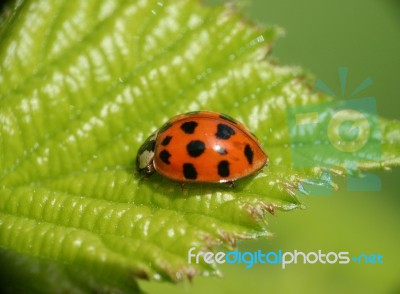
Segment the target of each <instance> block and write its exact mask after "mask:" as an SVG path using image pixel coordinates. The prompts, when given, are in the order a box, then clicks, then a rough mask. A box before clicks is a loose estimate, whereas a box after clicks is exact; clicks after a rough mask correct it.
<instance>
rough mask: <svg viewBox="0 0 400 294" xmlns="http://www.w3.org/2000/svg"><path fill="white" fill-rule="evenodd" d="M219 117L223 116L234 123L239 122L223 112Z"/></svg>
mask: <svg viewBox="0 0 400 294" xmlns="http://www.w3.org/2000/svg"><path fill="white" fill-rule="evenodd" d="M219 117H220V118H222V119H224V120H227V121H230V122H231V123H233V124H237V121H236V120H235V119H234V118H232V117H230V116H229V115H226V114H223V113H221V114H220V115H219Z"/></svg>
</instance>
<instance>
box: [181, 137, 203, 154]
mask: <svg viewBox="0 0 400 294" xmlns="http://www.w3.org/2000/svg"><path fill="white" fill-rule="evenodd" d="M205 149H206V145H205V144H204V142H203V141H199V140H194V141H190V143H189V144H187V145H186V150H187V152H188V153H189V155H190V156H191V157H199V156H200V155H201V154H203V152H204V150H205Z"/></svg>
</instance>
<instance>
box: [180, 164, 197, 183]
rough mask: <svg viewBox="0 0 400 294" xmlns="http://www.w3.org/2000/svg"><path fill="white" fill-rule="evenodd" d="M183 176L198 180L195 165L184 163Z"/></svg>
mask: <svg viewBox="0 0 400 294" xmlns="http://www.w3.org/2000/svg"><path fill="white" fill-rule="evenodd" d="M183 176H184V177H185V179H189V180H195V179H197V171H196V168H195V167H194V165H193V164H191V163H184V164H183Z"/></svg>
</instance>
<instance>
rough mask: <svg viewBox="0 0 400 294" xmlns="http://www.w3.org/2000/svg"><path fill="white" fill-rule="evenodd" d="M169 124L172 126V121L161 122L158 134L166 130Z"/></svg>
mask: <svg viewBox="0 0 400 294" xmlns="http://www.w3.org/2000/svg"><path fill="white" fill-rule="evenodd" d="M171 126H172V123H170V122H166V123H165V124H163V126H162V127H161V128H159V129H158V134H161V133H163V132H165V131H166V130H168V129H169V128H170V127H171Z"/></svg>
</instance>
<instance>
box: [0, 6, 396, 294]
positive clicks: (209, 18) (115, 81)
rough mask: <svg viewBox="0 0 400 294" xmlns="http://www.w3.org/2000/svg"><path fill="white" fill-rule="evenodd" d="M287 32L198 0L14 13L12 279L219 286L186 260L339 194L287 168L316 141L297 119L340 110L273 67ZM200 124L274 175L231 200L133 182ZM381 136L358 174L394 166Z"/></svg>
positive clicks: (7, 34)
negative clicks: (311, 188) (185, 123)
mask: <svg viewBox="0 0 400 294" xmlns="http://www.w3.org/2000/svg"><path fill="white" fill-rule="evenodd" d="M280 32H281V31H280V29H279V28H275V27H263V28H261V27H258V26H255V25H252V24H249V23H247V22H246V21H244V19H243V17H242V16H240V15H238V14H237V13H236V12H234V11H233V10H232V9H231V7H228V6H226V7H224V6H218V7H205V6H202V5H201V4H199V3H198V2H197V1H189V0H186V1H165V2H162V1H150V0H149V1H117V0H110V1H91V0H89V1H66V0H55V1H51V2H47V1H46V2H44V1H35V0H31V1H27V0H26V1H11V2H8V3H7V4H6V5H5V6H4V7H3V11H2V14H1V16H0V41H1V45H0V127H1V128H0V132H1V134H0V246H1V248H3V251H2V254H1V256H2V260H5V262H7V263H8V264H10V266H9V267H8V268H9V271H10V272H13V271H15V272H16V275H15V276H16V277H18V273H19V274H20V275H21V276H22V277H25V276H27V277H29V278H26V279H23V280H24V281H18V283H20V284H23V283H24V282H25V287H27V288H33V289H35V290H36V291H39V292H40V291H42V292H43V291H48V292H52V289H55V288H56V287H61V289H62V290H63V291H64V292H65V291H74V292H78V293H79V292H85V291H87V290H88V289H92V290H93V289H97V290H98V291H102V292H107V291H109V292H111V291H114V292H115V291H121V292H129V291H130V292H137V291H139V290H138V288H137V285H136V278H153V279H158V280H168V281H180V280H182V279H184V278H186V277H189V278H191V277H193V276H194V275H196V274H203V275H210V274H217V273H218V270H217V268H216V267H215V266H214V265H208V264H206V263H201V264H189V263H188V262H187V251H188V249H189V248H191V247H196V248H197V249H198V250H199V251H200V250H210V249H212V248H213V247H214V246H216V245H220V246H223V247H225V248H230V247H232V246H235V244H236V242H237V241H238V240H242V239H251V238H257V237H265V236H269V235H270V233H269V232H268V231H267V219H268V216H269V215H270V214H271V213H273V212H274V211H275V210H291V209H295V208H299V207H303V204H301V202H300V201H299V199H298V197H297V196H296V194H298V193H299V192H298V191H297V190H298V189H300V191H303V186H302V183H303V182H307V181H309V182H313V183H318V184H323V185H331V186H332V185H334V184H333V183H332V182H331V181H330V180H325V179H324V178H323V177H321V175H322V173H323V171H324V169H323V168H318V167H316V168H315V167H305V168H296V167H294V166H293V165H292V151H293V148H291V147H293V144H297V143H303V144H307V143H310V144H312V140H311V139H310V138H312V137H310V135H309V134H307V133H303V132H297V131H296V130H294V133H290V131H289V127H288V119H289V120H290V118H288V117H287V114H288V112H287V110H288V108H289V107H296V106H301V105H309V104H316V103H323V102H329V101H332V100H331V98H329V97H327V96H324V95H321V94H318V93H314V92H313V91H312V90H311V87H310V85H311V84H312V83H313V80H312V78H310V77H309V76H308V75H307V74H306V73H305V72H303V71H302V70H301V69H299V68H293V67H285V66H280V65H277V64H275V63H274V62H272V61H270V60H268V59H266V54H267V53H268V52H269V51H270V49H271V47H272V43H273V41H274V39H275V38H276V37H277V36H278V35H279V34H280ZM198 109H208V110H214V111H221V112H224V113H227V114H229V115H231V116H233V117H235V118H237V119H239V120H240V121H242V122H243V123H244V124H245V125H247V126H248V127H249V128H250V129H251V130H252V131H253V132H254V133H255V134H256V135H257V136H258V137H259V138H260V141H261V143H262V145H263V146H264V147H265V150H266V151H267V153H268V155H269V157H270V165H269V166H268V167H267V168H265V169H264V170H263V171H262V172H260V173H259V174H257V175H255V176H252V177H249V178H246V179H243V180H240V181H238V182H237V185H236V186H235V187H234V188H228V187H224V186H221V185H206V184H202V185H195V184H193V185H186V186H185V187H184V189H181V187H180V186H179V184H177V183H175V182H171V181H169V180H167V179H164V178H162V177H161V176H159V175H154V176H152V177H151V178H149V179H146V180H140V176H138V175H136V174H135V173H134V170H135V167H134V158H135V156H136V152H137V150H138V148H139V147H140V145H141V143H142V142H143V141H144V139H145V138H146V137H147V136H148V135H149V134H150V133H151V132H152V131H154V130H155V129H156V128H157V127H159V126H161V125H162V123H164V122H165V121H166V120H167V119H168V118H169V117H171V116H173V115H175V114H178V113H182V112H186V111H191V110H198ZM322 113H324V112H323V111H322ZM380 126H381V128H380V132H374V133H373V135H372V138H373V140H375V141H378V142H382V145H381V147H382V152H381V157H380V158H379V159H376V158H372V160H371V158H369V157H368V156H367V155H368V154H367V152H366V151H363V152H361V156H360V157H359V158H358V166H357V167H356V168H357V169H359V168H378V167H390V166H395V165H399V163H400V161H399V160H400V156H399V154H400V152H399V148H398V147H399V143H400V125H399V122H398V121H392V122H390V121H386V120H380ZM378 133H379V134H378ZM292 136H294V137H295V138H296V141H295V142H293V137H292ZM364 155H365V156H364ZM307 157H308V160H309V161H311V162H315V160H316V159H317V157H315V154H313V153H308V154H307ZM324 160H325V161H326V162H331V161H332V160H331V159H329V157H324ZM324 160H323V161H322V162H321V166H324V165H323V164H322V163H324ZM337 165H338V166H340V165H341V164H340V163H338V164H337ZM326 169H328V170H329V169H331V166H329V165H328V166H327V167H326ZM334 170H335V169H334ZM21 264H23V265H24V266H20V265H21ZM34 269H38V270H37V271H35V270H34ZM49 269H50V271H51V272H52V273H53V274H52V275H47V274H46V273H48V271H49ZM21 272H22V273H21ZM38 272H39V273H40V274H38ZM46 277H48V282H43V281H44V280H46ZM10 281H11V282H10ZM12 281H13V280H12V279H10V280H9V281H8V282H10V283H11V284H12ZM34 281H36V282H34ZM18 283H14V285H15V284H18ZM35 283H36V284H35ZM46 283H47V284H46Z"/></svg>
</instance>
